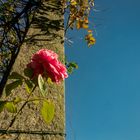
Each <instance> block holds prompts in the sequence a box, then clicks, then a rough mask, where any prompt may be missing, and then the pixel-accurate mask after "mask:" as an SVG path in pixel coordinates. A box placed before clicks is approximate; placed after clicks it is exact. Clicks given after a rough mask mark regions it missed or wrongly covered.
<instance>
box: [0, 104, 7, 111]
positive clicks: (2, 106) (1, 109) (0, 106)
mask: <svg viewBox="0 0 140 140" xmlns="http://www.w3.org/2000/svg"><path fill="white" fill-rule="evenodd" d="M5 104H6V101H0V113H1V112H2V111H3V109H4V107H5Z"/></svg>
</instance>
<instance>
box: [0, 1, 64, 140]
mask: <svg viewBox="0 0 140 140" xmlns="http://www.w3.org/2000/svg"><path fill="white" fill-rule="evenodd" d="M43 4H44V5H42V7H41V8H40V9H39V10H38V12H37V14H36V15H35V18H34V22H33V24H32V27H31V29H30V30H29V32H28V36H27V38H26V42H25V43H24V44H23V46H22V47H21V50H20V53H19V55H18V58H17V60H16V62H15V64H14V66H13V70H12V71H17V72H19V73H20V74H23V69H24V68H25V67H26V64H27V63H28V62H29V61H30V58H31V56H32V54H33V53H35V52H36V51H37V50H39V49H41V48H47V49H51V50H53V51H55V52H56V53H58V54H59V59H60V60H61V62H64V46H63V45H64V44H63V42H64V27H63V24H64V21H63V20H64V19H63V10H62V5H61V3H60V2H59V1H58V0H44V2H43ZM24 88H25V87H24V86H22V87H19V88H18V89H17V90H16V91H14V92H13V93H12V95H11V97H10V98H13V97H14V96H17V95H19V96H20V97H23V98H26V97H27V96H28V95H27V93H25V89H24ZM34 94H36V95H37V94H38V89H36V90H35V93H34ZM47 98H48V99H50V100H52V101H53V102H54V103H55V118H54V119H53V121H52V122H51V123H50V124H49V125H47V124H46V123H45V122H44V120H43V119H42V118H41V116H40V114H39V107H35V106H34V105H33V104H32V103H28V104H27V105H26V106H25V107H24V109H23V110H22V112H21V113H20V114H19V115H18V116H17V118H16V120H15V122H14V123H13V125H12V127H10V128H9V130H22V131H39V132H42V133H43V132H44V131H45V132H51V134H47V135H43V134H42V135H38V134H7V135H2V136H0V140H64V139H65V136H64V135H61V134H54V132H59V133H65V113H64V112H65V108H64V83H62V84H60V85H56V84H53V85H49V88H48V96H47ZM21 105H22V104H21ZM13 117H14V114H12V113H8V112H6V111H4V112H2V113H1V114H0V129H7V128H8V126H9V124H10V122H11V120H12V118H13Z"/></svg>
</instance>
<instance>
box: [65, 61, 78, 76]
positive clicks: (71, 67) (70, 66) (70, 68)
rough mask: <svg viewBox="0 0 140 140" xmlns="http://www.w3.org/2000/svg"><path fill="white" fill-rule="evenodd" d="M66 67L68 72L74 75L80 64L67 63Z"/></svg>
mask: <svg viewBox="0 0 140 140" xmlns="http://www.w3.org/2000/svg"><path fill="white" fill-rule="evenodd" d="M65 65H66V67H67V71H68V73H69V74H72V73H73V71H74V70H75V69H78V64H77V63H75V62H68V61H66V62H65Z"/></svg>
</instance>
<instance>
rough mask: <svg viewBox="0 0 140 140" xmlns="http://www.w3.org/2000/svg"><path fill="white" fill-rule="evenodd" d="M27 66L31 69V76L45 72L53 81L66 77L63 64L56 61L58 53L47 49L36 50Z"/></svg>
mask: <svg viewBox="0 0 140 140" xmlns="http://www.w3.org/2000/svg"><path fill="white" fill-rule="evenodd" d="M27 67H28V68H31V69H32V70H33V78H34V77H36V76H38V75H39V74H41V75H44V74H45V73H46V74H47V76H48V77H50V78H51V80H52V81H53V82H56V83H59V82H60V81H61V80H64V79H65V78H67V77H68V74H67V69H66V67H65V65H63V64H62V63H61V62H60V61H58V55H57V54H56V53H54V52H53V51H51V50H47V49H41V50H39V51H38V52H36V53H35V54H34V55H33V56H32V58H31V62H30V63H29V64H28V65H27Z"/></svg>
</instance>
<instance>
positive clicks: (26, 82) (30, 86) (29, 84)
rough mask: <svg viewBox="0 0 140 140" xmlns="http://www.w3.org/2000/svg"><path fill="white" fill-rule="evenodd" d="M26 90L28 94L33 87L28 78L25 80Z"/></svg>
mask: <svg viewBox="0 0 140 140" xmlns="http://www.w3.org/2000/svg"><path fill="white" fill-rule="evenodd" d="M25 88H26V91H27V92H28V93H29V94H30V93H31V92H32V89H33V83H32V82H31V81H30V80H25Z"/></svg>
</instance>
